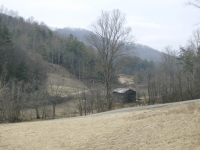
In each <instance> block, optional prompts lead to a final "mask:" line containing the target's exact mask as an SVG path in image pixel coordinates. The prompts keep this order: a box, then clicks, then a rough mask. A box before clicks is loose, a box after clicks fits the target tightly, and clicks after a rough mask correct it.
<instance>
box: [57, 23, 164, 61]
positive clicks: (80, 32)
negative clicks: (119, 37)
mask: <svg viewBox="0 0 200 150" xmlns="http://www.w3.org/2000/svg"><path fill="white" fill-rule="evenodd" d="M54 31H55V32H56V33H58V34H60V35H62V36H66V37H67V36H69V35H70V34H72V35H73V36H75V37H76V38H77V39H78V40H79V41H81V42H83V43H85V44H86V45H90V44H89V43H88V42H87V40H86V38H85V36H86V35H87V34H89V33H90V32H91V31H89V30H87V29H83V28H70V27H66V28H56V29H55V30H54ZM161 54H162V52H160V51H158V50H156V49H154V48H151V47H149V46H147V45H143V44H140V43H135V48H134V50H133V51H132V53H131V55H136V56H138V57H140V58H141V59H146V60H148V61H153V62H160V61H161Z"/></svg>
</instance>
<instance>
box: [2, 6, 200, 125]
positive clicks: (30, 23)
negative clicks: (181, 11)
mask: <svg viewBox="0 0 200 150" xmlns="http://www.w3.org/2000/svg"><path fill="white" fill-rule="evenodd" d="M93 33H95V32H93ZM80 34H82V33H80ZM88 39H89V38H88ZM84 40H85V39H84ZM84 40H82V41H81V40H79V39H78V38H77V37H76V36H75V35H73V34H69V35H67V36H66V35H64V34H60V33H59V32H57V31H54V30H52V29H51V28H50V27H48V25H46V24H45V23H43V22H40V23H39V22H37V21H36V20H34V18H33V17H30V18H28V19H24V18H23V17H21V16H18V14H17V13H16V12H14V11H12V10H10V11H8V10H7V9H5V8H1V10H0V122H1V123H3V122H20V121H23V118H22V117H21V116H22V113H23V110H25V109H29V108H31V109H34V110H35V113H36V119H46V118H45V116H44V114H45V107H46V106H47V105H52V106H53V110H52V112H51V113H52V114H53V116H52V118H55V115H56V112H55V109H56V105H57V104H58V103H63V102H64V101H68V100H74V99H75V98H74V97H73V96H68V97H63V95H61V94H60V93H57V91H56V90H58V89H54V91H56V92H49V88H50V87H49V85H48V83H47V79H48V73H49V71H50V68H51V67H52V65H58V66H61V67H63V68H65V69H66V70H68V71H69V72H70V74H71V75H73V76H75V77H76V78H77V79H78V80H80V81H81V82H83V83H84V84H85V85H87V87H88V89H90V90H91V89H92V86H91V83H93V84H95V86H97V85H99V84H101V86H100V88H102V87H103V89H104V88H105V86H104V85H105V84H106V82H105V78H106V75H105V71H104V69H105V67H103V68H102V64H103V62H102V58H101V54H100V53H99V51H98V50H96V48H95V46H94V43H93V45H92V44H91V42H92V41H91V39H90V41H87V42H85V41H84ZM199 41H200V30H199V29H197V30H196V31H194V32H193V33H192V36H191V38H190V39H189V42H188V43H186V46H182V47H180V49H179V50H173V49H172V48H171V47H170V46H168V47H166V48H165V51H164V52H163V53H162V54H161V55H160V58H161V59H160V61H159V62H153V61H149V60H146V59H141V58H140V57H138V56H136V55H134V52H133V54H132V55H120V57H117V59H115V61H114V63H115V64H116V67H115V70H114V71H113V72H112V74H111V75H109V83H111V84H110V85H112V86H110V85H109V86H110V87H109V89H108V90H110V91H111V90H112V89H113V88H114V87H117V86H118V87H119V86H120V87H121V86H123V85H121V84H120V83H119V81H118V77H119V75H120V74H126V75H132V76H134V85H133V88H134V89H135V90H136V91H137V98H138V99H141V98H142V99H143V100H145V104H149V105H150V104H155V103H168V102H176V101H185V100H192V99H198V98H199V97H200V91H199V89H200V69H199V68H200V47H199ZM127 44H128V43H127ZM126 46H127V45H126ZM133 49H134V46H133ZM104 65H106V64H104ZM111 69H112V66H111ZM93 87H94V85H93ZM105 89H106V88H105ZM91 91H92V90H91ZM97 91H100V90H97ZM97 91H96V97H93V96H92V95H90V99H92V100H94V101H91V100H90V102H87V103H88V104H90V105H87V106H86V105H84V104H86V99H87V98H86V95H85V94H83V95H82V99H83V100H84V101H83V102H84V103H77V109H78V110H79V112H80V115H83V114H85V115H86V114H87V113H93V111H94V110H95V109H96V110H98V111H96V112H100V111H106V110H111V109H112V106H113V105H114V104H113V103H114V102H113V101H111V99H112V97H109V99H110V100H109V101H110V102H109V104H108V103H106V100H107V99H108V98H107V96H108V95H109V94H108V93H107V94H106V92H105V93H103V94H102V93H97ZM110 91H109V92H110ZM91 93H92V92H91ZM104 104H106V105H109V106H104ZM94 106H95V108H94ZM39 107H43V108H44V109H43V112H42V114H39V111H38V109H39Z"/></svg>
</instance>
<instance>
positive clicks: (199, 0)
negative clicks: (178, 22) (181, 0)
mask: <svg viewBox="0 0 200 150" xmlns="http://www.w3.org/2000/svg"><path fill="white" fill-rule="evenodd" d="M186 5H191V6H194V7H196V8H198V9H200V0H189V2H187V3H186Z"/></svg>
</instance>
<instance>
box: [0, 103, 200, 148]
mask: <svg viewBox="0 0 200 150" xmlns="http://www.w3.org/2000/svg"><path fill="white" fill-rule="evenodd" d="M199 114H200V101H190V102H184V103H177V104H173V105H171V106H167V107H161V108H155V109H148V110H141V111H133V112H124V113H123V112H121V113H114V114H106V115H100V116H86V117H82V118H71V119H60V120H50V121H39V122H29V123H16V124H3V125H1V126H0V134H1V146H0V149H2V150H3V149H7V150H13V149H24V150H26V149H27V150H29V149H43V150H47V149H48V150H49V149H53V150H55V149H59V150H60V149H65V150H66V149H91V150H93V149H119V150H121V149H126V150H127V149H130V150H134V149H135V150H138V149H140V150H147V149H152V150H169V149H170V150H172V149H175V150H183V149H185V150H199V149H200V128H199V124H200V115H199Z"/></svg>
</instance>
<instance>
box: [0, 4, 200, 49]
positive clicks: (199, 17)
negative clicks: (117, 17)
mask: <svg viewBox="0 0 200 150" xmlns="http://www.w3.org/2000/svg"><path fill="white" fill-rule="evenodd" d="M187 1H188V0H0V5H3V6H4V7H5V8H8V10H13V11H17V12H18V14H19V16H22V17H24V18H25V19H27V18H29V17H30V16H33V17H34V19H35V20H36V21H38V22H44V23H45V24H46V25H48V26H50V27H58V28H64V27H75V28H85V29H88V27H89V25H90V24H91V23H92V22H93V21H95V19H96V18H97V17H98V16H99V15H100V13H101V11H102V10H104V11H111V10H113V9H119V10H120V11H121V12H122V13H124V14H126V19H127V25H128V26H130V27H132V32H133V35H134V36H135V40H136V42H137V43H141V44H144V45H148V46H150V47H152V48H155V49H157V50H160V51H162V50H163V49H164V48H165V47H166V46H172V47H173V48H174V49H179V46H180V45H181V46H185V45H186V42H187V40H188V39H189V37H190V36H191V34H192V32H193V31H194V30H195V29H197V28H198V27H199V25H198V24H200V9H199V10H198V9H195V8H193V7H189V6H186V5H185V3H186V2H187Z"/></svg>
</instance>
